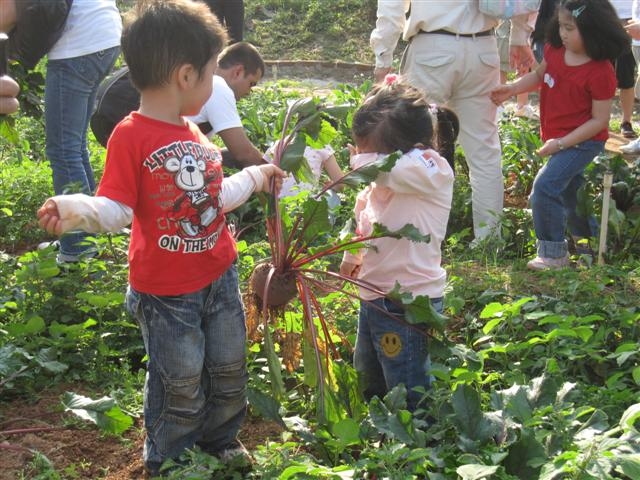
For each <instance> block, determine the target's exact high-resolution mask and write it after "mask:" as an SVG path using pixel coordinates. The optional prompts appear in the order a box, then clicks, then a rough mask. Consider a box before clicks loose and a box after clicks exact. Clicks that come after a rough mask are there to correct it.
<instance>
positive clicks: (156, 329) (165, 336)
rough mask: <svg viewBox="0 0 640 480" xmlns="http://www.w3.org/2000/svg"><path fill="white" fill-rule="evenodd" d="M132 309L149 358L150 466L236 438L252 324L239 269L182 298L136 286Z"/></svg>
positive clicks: (147, 454) (130, 298) (145, 452)
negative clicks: (247, 324)
mask: <svg viewBox="0 0 640 480" xmlns="http://www.w3.org/2000/svg"><path fill="white" fill-rule="evenodd" d="M127 309H128V310H129V312H130V313H131V314H132V315H133V316H134V317H135V318H136V320H137V322H138V324H139V325H140V329H141V331H142V338H143V341H144V346H145V349H146V352H147V355H148V357H149V360H148V363H147V376H146V381H145V386H144V424H145V428H146V431H147V438H146V440H145V444H144V450H143V460H144V464H145V467H147V469H149V471H151V472H157V471H158V469H159V468H160V466H161V465H162V463H163V462H164V461H165V460H167V459H169V458H177V457H179V456H180V454H181V453H183V451H184V450H185V449H187V448H193V447H194V446H195V445H199V446H200V447H201V448H202V449H203V450H204V451H207V452H211V453H215V452H217V451H220V450H223V449H224V448H225V447H226V446H227V445H229V444H230V443H232V442H233V441H234V440H235V438H236V434H237V433H238V430H239V429H240V425H241V423H242V421H243V419H244V417H245V413H246V405H247V396H246V385H247V378H248V374H247V365H246V327H245V317H244V310H243V306H242V300H241V297H240V291H239V288H238V273H237V271H236V267H235V266H232V267H230V268H229V269H228V270H227V271H226V272H225V273H224V274H223V275H222V276H221V277H220V278H219V279H217V280H215V281H214V282H213V283H211V284H210V285H209V286H207V287H206V288H203V289H202V290H199V291H197V292H194V293H189V294H184V295H178V296H175V297H168V296H162V297H161V296H155V295H149V294H144V293H140V292H137V291H135V290H134V289H133V288H131V287H130V288H129V289H128V291H127Z"/></svg>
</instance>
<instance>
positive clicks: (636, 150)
mask: <svg viewBox="0 0 640 480" xmlns="http://www.w3.org/2000/svg"><path fill="white" fill-rule="evenodd" d="M620 151H621V152H622V153H627V154H635V155H638V154H640V138H638V139H636V140H634V141H633V142H629V143H627V144H626V145H622V146H621V147H620Z"/></svg>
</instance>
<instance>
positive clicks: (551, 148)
mask: <svg viewBox="0 0 640 480" xmlns="http://www.w3.org/2000/svg"><path fill="white" fill-rule="evenodd" d="M560 150H562V149H561V148H560V143H558V139H557V138H550V139H549V140H547V141H546V142H544V145H542V147H540V149H539V150H538V151H537V152H536V153H537V154H538V155H540V156H541V157H548V156H549V155H553V154H555V153H558V152H559V151H560Z"/></svg>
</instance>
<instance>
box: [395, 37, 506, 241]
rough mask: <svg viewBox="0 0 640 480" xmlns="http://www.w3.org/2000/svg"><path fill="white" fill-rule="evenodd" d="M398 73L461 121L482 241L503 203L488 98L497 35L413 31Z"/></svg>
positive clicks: (496, 65)
mask: <svg viewBox="0 0 640 480" xmlns="http://www.w3.org/2000/svg"><path fill="white" fill-rule="evenodd" d="M401 71H402V73H403V74H404V75H406V77H407V79H408V81H409V82H410V83H411V84H412V85H414V86H416V87H418V88H421V89H423V90H424V91H425V93H426V96H427V99H428V101H429V102H431V103H436V104H439V105H445V106H447V107H449V108H451V109H452V110H453V111H454V112H455V113H456V114H457V115H458V117H459V119H460V136H459V142H460V144H461V145H462V148H463V150H464V153H465V157H466V160H467V163H468V165H469V175H470V181H471V191H472V194H471V200H472V206H473V231H474V235H475V238H476V239H483V238H485V237H486V236H487V235H489V234H491V233H492V232H493V231H494V229H495V227H496V224H497V222H498V219H499V215H500V214H501V213H502V206H503V189H504V185H503V177H502V168H501V150H500V139H499V138H498V126H497V121H496V106H495V105H494V104H493V102H491V100H490V98H489V92H490V91H491V90H492V89H493V88H495V87H496V86H497V85H498V83H499V80H500V57H499V55H498V47H497V44H496V38H495V36H494V35H490V36H486V37H477V38H465V37H455V36H450V35H441V34H428V33H427V34H419V35H416V36H415V37H413V39H412V41H411V43H410V45H409V47H408V48H407V51H406V52H405V56H404V58H403V60H402V67H401Z"/></svg>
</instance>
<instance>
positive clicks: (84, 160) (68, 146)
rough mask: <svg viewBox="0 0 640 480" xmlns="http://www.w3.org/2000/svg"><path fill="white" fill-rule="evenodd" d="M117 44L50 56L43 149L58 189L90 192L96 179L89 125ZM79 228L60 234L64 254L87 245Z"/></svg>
mask: <svg viewBox="0 0 640 480" xmlns="http://www.w3.org/2000/svg"><path fill="white" fill-rule="evenodd" d="M119 52H120V47H113V48H109V49H106V50H101V51H99V52H95V53H91V54H88V55H83V56H80V57H74V58H65V59H60V60H49V62H48V64H47V75H46V80H45V94H44V108H45V132H46V153H47V157H48V159H49V162H50V164H51V170H52V172H53V190H54V191H55V193H56V195H62V194H66V193H77V192H83V193H87V194H91V193H93V191H94V190H95V186H96V185H95V179H94V177H93V170H92V169H91V164H90V163H89V150H88V148H87V129H88V127H89V120H90V119H91V114H92V113H93V109H94V106H95V100H96V93H97V91H98V86H99V85H100V82H101V81H102V80H103V79H104V78H105V76H106V75H107V74H108V73H109V71H110V70H111V68H112V67H113V64H114V63H115V61H116V58H117V57H118V54H119ZM85 237H86V235H85V234H83V233H70V234H67V235H64V236H63V237H62V238H61V239H60V253H61V254H63V256H70V257H74V256H78V255H80V254H82V253H83V252H84V251H85V250H86V249H87V246H86V245H83V244H82V240H83V239H84V238H85Z"/></svg>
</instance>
